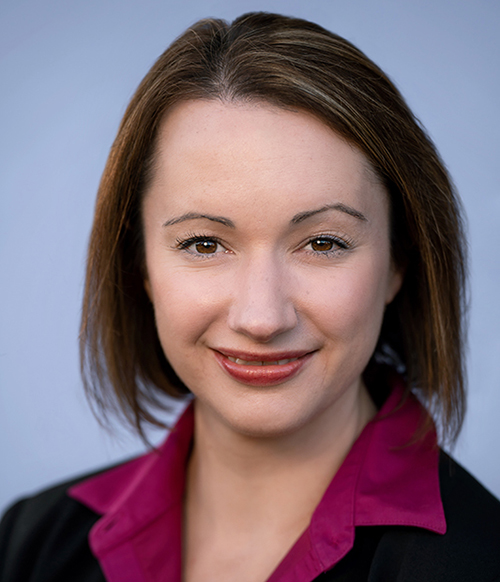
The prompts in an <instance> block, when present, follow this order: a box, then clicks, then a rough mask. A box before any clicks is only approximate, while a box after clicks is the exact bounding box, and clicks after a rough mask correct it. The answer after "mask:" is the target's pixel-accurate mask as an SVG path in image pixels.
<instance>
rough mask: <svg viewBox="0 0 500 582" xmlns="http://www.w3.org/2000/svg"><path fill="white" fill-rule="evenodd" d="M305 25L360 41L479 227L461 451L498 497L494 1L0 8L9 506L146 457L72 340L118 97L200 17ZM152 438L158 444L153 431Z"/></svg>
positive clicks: (91, 2)
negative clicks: (85, 373) (104, 400)
mask: <svg viewBox="0 0 500 582" xmlns="http://www.w3.org/2000/svg"><path fill="white" fill-rule="evenodd" d="M249 10H268V11H277V12H283V13H286V14H292V15H296V16H301V17H305V18H308V19H311V20H314V21H317V22H318V23H320V24H322V25H323V26H325V27H327V28H329V29H330V30H333V31H335V32H337V33H339V34H341V35H343V36H345V37H346V38H348V39H349V40H351V41H353V42H354V43H355V44H357V45H358V46H359V47H360V48H361V49H362V50H364V51H365V52H366V53H367V54H368V55H369V56H370V57H371V58H372V59H373V60H374V61H375V62H377V63H378V64H379V65H380V66H381V67H382V68H383V69H385V71H386V72H387V73H388V74H389V75H390V76H391V77H392V78H393V79H394V80H395V81H396V83H397V85H398V86H399V87H400V89H401V90H402V92H403V94H404V95H405V96H406V98H407V100H408V102H409V104H410V106H411V107H412V108H413V109H414V111H415V112H416V114H417V116H418V117H419V118H420V119H421V120H422V121H423V123H424V125H425V126H426V127H427V128H428V130H429V132H430V134H431V136H432V137H433V139H434V140H435V142H436V144H437V146H438V148H439V150H440V151H441V153H442V156H443V158H444V160H445V161H446V163H447V165H448V167H449V169H450V171H451V173H452V175H453V176H454V178H455V181H456V184H457V186H458V189H459V191H460V193H461V195H462V198H463V200H464V204H465V207H466V211H467V214H468V219H469V232H470V251H471V259H472V264H471V274H472V284H471V288H472V297H473V301H472V309H471V333H470V351H469V380H470V386H471V391H470V403H469V414H468V417H467V422H466V425H465V427H464V431H463V433H462V436H461V438H460V440H459V442H458V445H457V447H456V449H455V451H454V454H455V455H456V456H457V457H458V458H459V459H460V460H461V461H462V463H463V464H464V465H465V466H466V467H467V468H468V469H469V470H470V471H471V472H472V473H474V474H475V475H476V476H477V477H478V478H479V480H480V481H482V482H483V483H484V484H485V485H486V486H487V487H488V488H489V489H491V490H492V491H494V492H495V493H496V494H497V495H500V463H499V462H498V461H499V454H498V448H497V446H498V441H499V439H500V422H499V416H500V391H499V381H500V331H499V325H500V307H499V303H500V302H499V292H498V289H499V286H500V261H499V260H498V253H499V251H500V235H499V230H500V229H499V226H498V223H499V220H500V196H499V191H498V181H499V180H498V167H499V163H498V162H499V155H498V153H499V141H500V138H499V135H500V123H499V119H500V116H499V111H498V107H499V98H498V95H499V89H500V74H499V70H500V67H499V63H500V54H499V52H500V51H499V48H500V41H499V37H500V34H499V32H500V3H499V2H497V1H496V0H474V2H473V1H472V0H468V1H465V0H454V1H451V0H450V1H445V0H437V1H436V0H412V1H411V2H401V0H342V1H340V0H307V1H304V0H301V1H291V0H289V1H285V0H266V1H261V0H252V1H250V0H248V1H246V0H231V1H230V0H219V1H205V2H202V1H195V0H185V1H184V2H173V1H171V0H168V1H165V0H164V1H160V0H128V1H127V0H124V1H121V2H118V1H113V0H99V1H97V0H85V1H83V0H82V1H67V0H43V1H35V0H7V1H6V0H3V1H2V2H0V79H1V83H2V90H1V93H0V100H1V107H0V164H1V171H0V278H1V279H0V281H1V283H0V440H1V448H0V466H1V467H2V470H1V477H0V507H4V506H5V504H7V503H8V502H10V501H11V500H12V499H13V498H15V497H16V496H19V495H21V494H25V493H29V492H32V491H34V490H37V489H39V488H40V487H42V486H45V485H48V484H50V483H53V482H55V481H57V480H60V479H62V478H66V477H69V476H72V475H74V474H77V473H79V472H82V471H86V470H90V469H93V468H96V467H99V466H101V465H104V464H106V463H110V462H112V461H115V460H117V459H121V458H124V457H127V456H129V455H131V454H134V453H135V452H138V451H140V450H142V445H141V444H140V442H139V441H138V440H136V439H135V438H133V437H131V436H129V435H128V434H127V433H126V432H125V431H123V430H122V429H119V428H117V429H116V432H115V434H114V435H113V436H112V435H109V434H107V433H106V432H104V431H103V430H102V429H101V428H99V427H98V425H97V423H96V421H95V420H94V418H93V417H92V415H91V413H90V411H89V408H88V405H87V403H86V401H85V398H84V396H83V394H82V390H81V382H80V379H79V375H78V357H77V333H78V322H79V315H80V299H81V293H82V283H83V268H84V256H85V247H86V242H87V238H88V233H89V229H90V224H91V220H92V210H93V205H94V197H95V192H96V189H97V185H98V181H99V177H100V174H101V172H102V169H103V167H104V163H105V159H106V155H107V153H108V150H109V147H110V145H111V142H112V140H113V137H114V134H115V132H116V129H117V126H118V123H119V120H120V117H121V115H122V114H123V112H124V109H125V106H126V103H127V102H128V100H129V98H130V97H131V95H132V93H133V91H134V89H135V87H136V86H137V84H138V83H139V81H140V80H141V78H142V77H143V76H144V74H145V73H146V71H147V70H148V68H149V67H150V66H151V65H152V63H153V61H154V60H155V59H156V57H157V56H158V55H159V54H160V53H161V52H162V51H163V50H164V49H165V47H166V46H167V45H168V44H169V43H170V42H171V41H172V40H173V38H174V37H175V36H177V35H178V34H180V33H181V32H182V31H183V30H184V29H185V28H186V27H187V26H188V25H189V24H190V23H192V22H194V21H195V20H197V19H198V18H201V17H204V16H220V17H224V18H228V19H232V18H234V17H236V16H238V15H239V14H241V13H243V12H245V11H249ZM159 438H160V435H158V434H156V435H153V439H156V440H157V439H159Z"/></svg>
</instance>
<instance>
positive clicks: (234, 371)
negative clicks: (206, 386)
mask: <svg viewBox="0 0 500 582" xmlns="http://www.w3.org/2000/svg"><path fill="white" fill-rule="evenodd" d="M214 354H215V358H216V360H217V361H218V363H219V365H220V366H221V367H222V369H223V370H224V371H225V372H226V373H227V374H228V375H229V376H231V377H232V378H233V379H235V380H237V381H238V382H241V383H242V384H247V385H250V386H273V385H277V384H281V383H283V382H286V381H287V380H290V379H291V378H293V377H294V376H296V375H297V374H298V373H299V372H300V371H301V370H302V368H303V367H304V366H305V365H306V363H307V362H308V361H309V360H310V359H311V357H312V356H313V354H314V352H307V351H301V352H287V353H285V352H279V353H268V354H251V353H236V352H233V351H227V350H223V351H222V350H214Z"/></svg>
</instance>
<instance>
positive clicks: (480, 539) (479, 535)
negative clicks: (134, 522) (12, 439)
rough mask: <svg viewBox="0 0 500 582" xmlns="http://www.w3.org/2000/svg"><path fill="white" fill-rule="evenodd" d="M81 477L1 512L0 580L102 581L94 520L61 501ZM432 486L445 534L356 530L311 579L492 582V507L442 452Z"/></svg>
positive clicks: (496, 512)
mask: <svg viewBox="0 0 500 582" xmlns="http://www.w3.org/2000/svg"><path fill="white" fill-rule="evenodd" d="M87 477H88V476H86V477H83V478H82V479H78V480H75V481H71V482H67V483H64V484H62V485H59V486H57V487H53V488H51V489H48V490H46V491H44V492H42V493H40V494H38V495H36V496H34V497H30V498H28V499H23V500H21V501H19V502H18V503H16V504H15V505H14V506H12V507H11V508H10V510H9V511H8V512H7V513H6V514H5V516H4V518H3V520H2V522H1V524H0V582H105V578H104V576H103V574H102V571H101V569H100V567H99V564H98V563H97V561H96V560H95V558H94V557H93V556H92V554H91V552H90V549H89V547H88V542H87V535H88V532H89V530H90V528H91V527H92V525H93V524H94V523H95V522H96V521H97V520H98V519H99V516H98V515H96V514H95V513H93V512H92V511H91V510H90V509H88V508H86V507H84V506H83V505H81V504H80V503H78V502H77V501H75V500H73V499H71V498H70V497H68V496H67V495H66V490H67V489H68V488H69V487H70V486H71V485H74V484H75V483H77V482H78V481H80V480H83V479H85V478H87ZM440 484H441V495H442V499H443V506H444V511H445V515H446V522H447V526H448V530H447V532H446V534H445V535H439V534H436V533H433V532H431V531H428V530H424V529H420V528H413V527H394V526H389V527H380V526H377V527H372V526H369V527H358V528H356V536H355V542H354V547H353V548H352V550H351V551H350V552H349V553H348V554H347V555H346V556H345V557H344V558H343V559H342V560H341V561H340V562H339V563H338V564H337V565H336V566H335V567H334V568H333V569H332V570H330V571H328V572H325V573H323V574H322V575H321V576H319V577H318V578H317V580H318V581H322V582H495V581H497V582H500V502H499V501H498V500H497V499H496V498H494V497H493V496H492V495H491V494H490V493H488V491H486V489H484V487H482V485H480V484H479V483H478V482H477V481H476V480H475V479H474V478H473V477H472V476H471V475H470V474H469V473H467V471H465V470H464V469H463V468H462V467H460V465H458V464H457V463H456V462H455V461H453V460H452V459H450V457H448V456H447V455H446V454H445V453H441V459H440ZM165 582H170V581H165ZM172 582H178V581H172ZM235 582H237V581H235ZM263 582H264V581H263Z"/></svg>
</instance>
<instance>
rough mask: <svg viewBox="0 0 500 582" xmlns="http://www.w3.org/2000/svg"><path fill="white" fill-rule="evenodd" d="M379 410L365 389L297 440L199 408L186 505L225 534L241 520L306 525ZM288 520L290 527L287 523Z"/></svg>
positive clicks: (308, 426) (303, 429)
mask: <svg viewBox="0 0 500 582" xmlns="http://www.w3.org/2000/svg"><path fill="white" fill-rule="evenodd" d="M374 414H375V407H374V405H373V403H372V401H371V400H370V397H369V396H368V393H367V392H366V389H365V388H364V387H363V386H360V389H359V391H358V393H357V394H355V395H354V397H352V398H350V399H346V400H345V402H344V401H343V402H337V403H336V406H332V407H330V408H327V409H325V410H324V411H323V412H322V414H321V415H320V416H319V417H318V418H315V419H314V422H308V423H307V424H306V425H305V426H303V427H301V428H300V429H299V430H296V431H294V432H293V433H291V434H284V435H279V436H272V437H269V438H267V437H253V436H248V435H245V434H241V433H238V432H237V431H235V430H234V429H233V428H232V427H230V426H227V425H226V424H225V423H224V422H222V421H221V419H220V418H219V417H218V416H217V415H215V414H214V413H213V412H212V411H211V410H210V408H208V407H207V406H206V405H205V404H204V403H203V402H195V439H194V448H193V452H192V455H191V458H190V462H189V466H188V473H187V489H186V505H187V509H188V511H189V510H190V509H192V510H194V509H195V508H196V513H197V515H199V516H203V519H205V520H206V522H207V525H208V523H210V524H211V527H212V528H213V527H219V526H220V527H221V528H223V529H225V528H226V527H227V526H229V524H230V523H231V524H232V525H237V522H238V521H239V522H241V523H244V524H245V527H246V528H248V527H249V526H251V525H252V524H253V523H255V524H259V523H260V524H262V523H266V524H268V526H266V527H273V526H272V525H269V524H275V526H276V527H279V528H290V527H295V528H298V529H300V530H303V529H305V527H307V525H308V523H309V520H310V517H311V515H312V513H313V511H314V509H315V508H316V506H317V505H318V503H319V501H320V500H321V497H322V496H323V494H324V492H325V490H326V488H327V487H328V484H329V483H330V481H331V479H332V478H333V476H334V475H335V473H336V472H337V470H338V468H339V467H340V465H341V464H342V462H343V460H344V458H345V456H346V455H347V453H348V452H349V450H350V448H351V447H352V445H353V443H354V441H355V440H356V438H357V437H358V435H359V434H360V432H361V431H362V429H363V427H364V426H365V425H366V423H367V422H368V421H369V420H370V418H371V417H372V416H373V415H374ZM287 522H289V523H287Z"/></svg>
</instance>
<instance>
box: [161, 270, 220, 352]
mask: <svg viewBox="0 0 500 582" xmlns="http://www.w3.org/2000/svg"><path fill="white" fill-rule="evenodd" d="M193 275H194V274H192V273H191V274H186V273H183V272H177V271H175V270H170V271H169V274H168V276H166V275H165V276H163V275H160V276H157V277H152V278H151V282H150V285H151V295H152V302H153V307H154V311H155V318H156V326H157V329H158V335H159V337H160V341H161V344H162V346H163V349H164V351H165V355H166V356H167V358H168V359H170V357H169V353H167V352H170V351H175V350H176V349H177V348H178V347H180V346H181V345H182V346H183V347H185V346H186V345H187V344H192V345H194V344H195V343H196V342H197V341H198V340H199V339H200V338H201V336H202V335H203V333H204V331H205V330H206V329H207V328H208V327H209V326H210V324H211V322H212V321H213V320H214V318H215V317H216V314H217V313H218V312H219V311H220V294H219V298H217V292H216V291H217V288H216V286H215V284H214V283H212V282H211V281H210V278H208V279H207V278H204V279H203V283H202V284H200V277H197V276H193Z"/></svg>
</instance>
